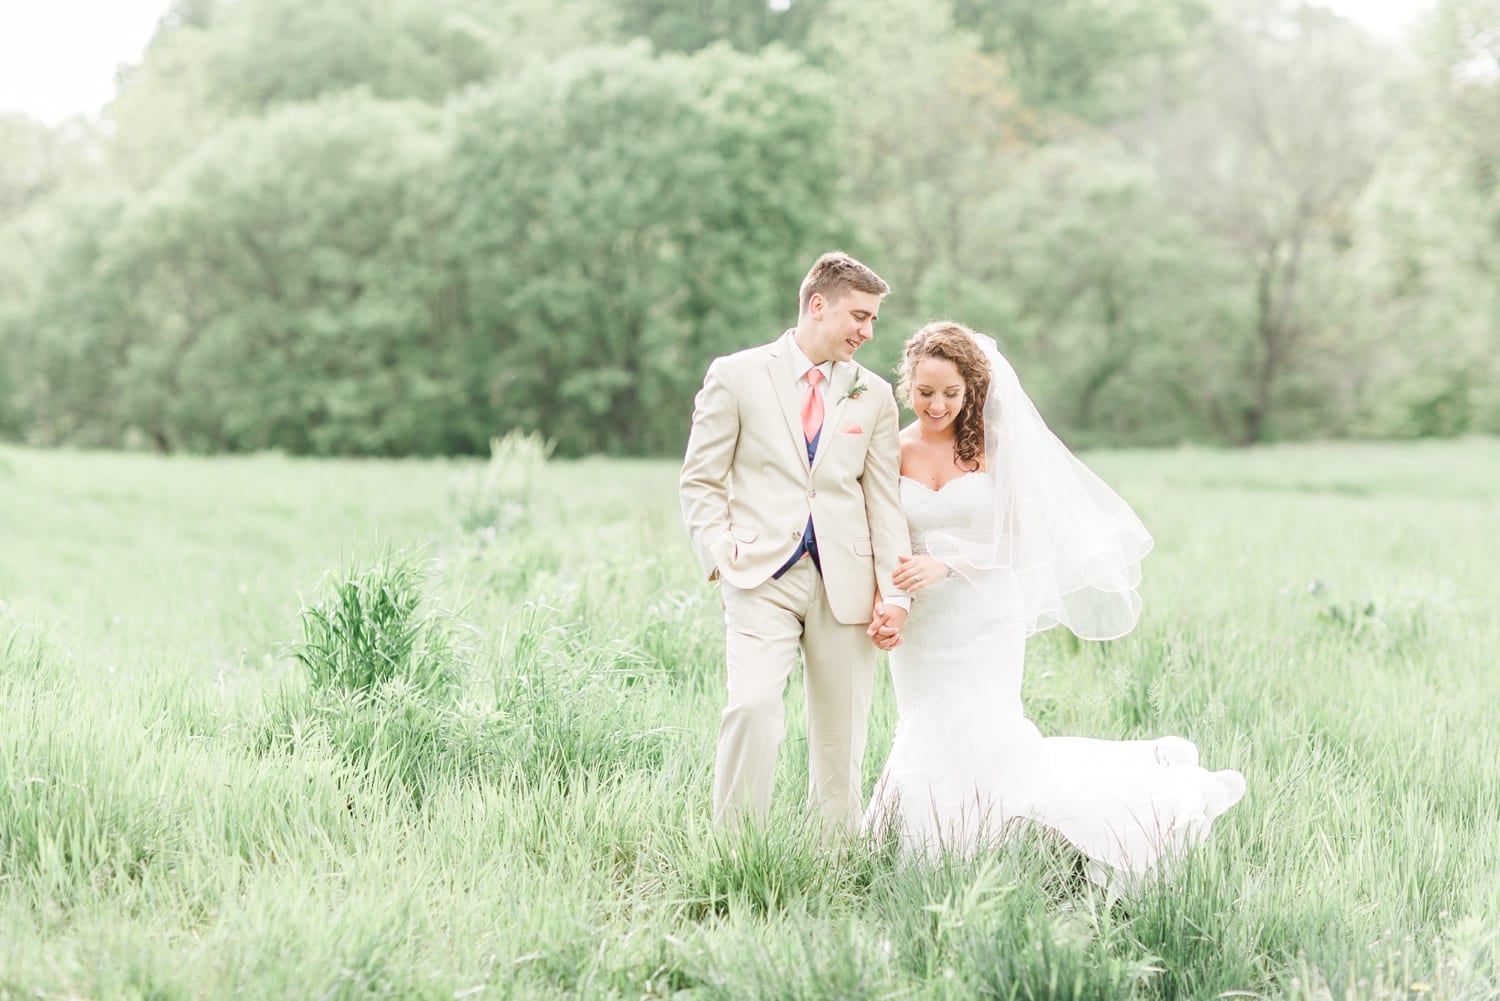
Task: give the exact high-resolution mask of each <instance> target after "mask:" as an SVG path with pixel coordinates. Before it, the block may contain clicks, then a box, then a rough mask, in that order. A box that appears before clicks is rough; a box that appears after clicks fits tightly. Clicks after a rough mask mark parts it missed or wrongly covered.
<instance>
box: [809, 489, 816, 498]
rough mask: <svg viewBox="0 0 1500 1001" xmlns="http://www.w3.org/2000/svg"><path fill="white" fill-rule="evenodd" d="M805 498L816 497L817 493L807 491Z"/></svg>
mask: <svg viewBox="0 0 1500 1001" xmlns="http://www.w3.org/2000/svg"><path fill="white" fill-rule="evenodd" d="M807 496H809V497H816V496H818V492H817V491H816V490H809V491H808V492H807Z"/></svg>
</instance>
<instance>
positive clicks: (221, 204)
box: [0, 0, 1500, 455]
mask: <svg viewBox="0 0 1500 1001" xmlns="http://www.w3.org/2000/svg"><path fill="white" fill-rule="evenodd" d="M1414 32H1415V35H1414V37H1413V39H1412V40H1411V43H1410V44H1407V45H1398V44H1396V43H1392V42H1387V41H1383V40H1380V39H1377V38H1374V37H1372V36H1370V35H1369V34H1367V33H1365V32H1364V31H1363V30H1362V29H1360V28H1359V27H1358V26H1356V25H1354V24H1352V23H1350V22H1348V21H1345V20H1343V19H1341V18H1339V17H1337V16H1336V15H1334V14H1331V13H1329V12H1328V11H1326V10H1323V9H1321V8H1315V7H1309V6H1303V5H1300V4H1297V3H1291V2H1283V0H1055V2H1051V3H1047V4H1037V3H1032V2H1029V0H791V2H790V3H787V2H786V0H781V2H780V3H772V4H767V3H764V2H761V0H702V2H698V3H693V4H683V3H679V2H676V0H554V2H553V3H550V4H546V5H538V4H535V3H532V2H530V0H178V2H177V3H176V4H175V5H174V6H173V7H172V9H171V11H170V13H169V14H168V15H167V16H166V17H165V18H164V19H163V21H162V23H161V25H160V27H159V29H158V31H157V34H156V36H155V38H154V39H153V41H152V42H151V44H150V46H149V47H148V49H147V51H146V53H145V56H144V58H143V59H142V61H141V63H140V64H139V65H138V66H134V67H132V68H130V69H128V70H127V71H125V72H124V73H123V74H122V77H121V80H120V91H119V94H118V96H117V98H116V99H115V100H114V102H113V103H112V104H110V105H109V106H108V107H107V108H106V110H105V111H104V113H103V114H102V116H100V118H99V119H98V120H75V121H71V122H69V123H66V124H64V125H62V126H59V127H56V128H52V127H48V126H46V125H43V124H41V123H39V122H36V121H32V120H30V119H27V118H24V117H19V116H8V117H0V436H4V437H6V438H9V439H12V440H18V441H24V442H29V443H34V444H41V445H58V444H71V445H84V446H106V447H140V448H154V449H160V450H164V451H195V452H215V451H243V450H260V449H280V450H285V451H288V452H293V453H307V454H361V455H401V454H412V453H480V454H483V453H485V452H486V450H487V449H488V448H489V443H490V440H491V438H492V437H494V436H496V435H500V434H504V433H505V432H507V431H510V430H523V431H539V432H541V433H542V434H544V435H546V436H547V437H548V438H551V439H553V440H555V442H556V444H557V448H558V450H559V452H560V453H561V454H573V455H577V454H584V453H595V452H597V453H607V454H671V453H673V452H676V451H678V450H679V449H680V448H681V446H682V443H683V441H684V440H685V437H686V430H687V421H688V418H689V415H690V413H691V407H692V396H693V393H694V391H695V389H696V387H697V386H698V384H699V382H700V380H701V377H702V373H703V370H704V368H705V367H706V365H707V363H708V361H709V359H710V358H712V357H713V356H714V355H716V354H720V353H724V352H727V351H731V350H734V349H737V348H739V347H742V346H748V345H751V344H755V343H760V342H763V341H766V340H768V339H770V338H771V337H773V336H775V335H776V334H777V333H778V332H779V331H780V330H781V329H783V328H784V327H786V326H788V325H790V324H791V323H792V322H794V320H795V312H796V300H795V295H796V289H797V282H798V280H799V279H800V277H801V275H802V273H803V272H804V270H805V269H806V267H807V265H808V264H809V263H810V261H811V260H812V258H813V257H814V256H815V255H816V254H817V253H819V252H820V251H822V250H825V249H829V248H831V247H835V246H839V247H843V248H845V249H847V250H849V251H851V252H852V253H855V254H856V255H857V256H860V257H861V258H863V259H865V260H866V261H867V262H868V263H870V264H871V265H872V266H874V267H875V268H876V269H877V270H878V271H880V272H881V273H882V274H883V275H884V276H885V277H886V278H887V279H888V280H889V281H890V282H891V284H892V286H893V288H894V293H893V294H892V296H891V297H890V299H889V300H888V302H887V304H886V307H885V309H884V310H883V311H882V317H881V322H880V325H879V330H878V332H877V337H876V340H875V341H874V342H872V343H871V344H870V345H869V346H867V347H866V348H865V349H863V351H862V352H861V360H862V361H863V362H865V364H867V365H869V366H870V367H872V368H875V369H876V370H877V371H889V369H890V367H891V365H892V364H893V363H894V360H895V358H896V354H897V349H898V347H899V344H900V341H901V340H902V339H903V337H904V335H905V334H906V333H907V332H908V331H909V330H911V329H912V328H913V327H914V326H915V325H916V324H918V323H920V322H921V321H923V320H926V319H929V318H932V317H937V316H943V317H949V318H954V319H960V320H964V321H966V322H968V323H970V324H972V325H974V326H976V327H978V328H980V329H983V330H985V331H988V332H990V333H993V334H994V335H995V336H996V337H997V338H998V339H999V340H1000V342H1001V344H1002V346H1003V347H1004V348H1005V350H1006V351H1007V352H1008V353H1009V354H1010V355H1011V356H1012V358H1013V359H1014V361H1015V363H1016V366H1017V369H1018V370H1019V371H1020V373H1021V375H1022V378H1023V379H1024V380H1025V381H1026V382H1027V384H1028V386H1029V387H1030V389H1031V390H1032V392H1033V395H1034V396H1035V398H1036V399H1037V401H1038V405H1039V406H1040V407H1041V409H1042V411H1043V413H1044V414H1045V415H1047V417H1048V418H1049V420H1050V421H1051V422H1052V423H1053V425H1054V427H1056V428H1057V429H1058V430H1059V431H1060V432H1061V433H1062V434H1063V435H1064V436H1065V437H1067V438H1068V439H1069V440H1070V441H1072V442H1073V443H1074V444H1076V445H1095V444H1105V443H1118V444H1125V443H1128V444H1164V443H1175V442H1180V441H1203V442H1218V443H1225V444H1245V443H1254V442H1259V441H1265V440H1274V439H1287V438H1301V437H1312V436H1320V437H1322V436H1341V437H1406V436H1431V435H1455V434H1463V433H1471V432H1485V433H1500V362H1497V360H1496V359H1497V355H1500V350H1497V349H1500V0H1435V2H1434V4H1433V7H1432V9H1431V11H1430V13H1429V14H1428V16H1427V17H1426V18H1425V19H1424V20H1423V21H1422V22H1420V23H1419V24H1418V25H1417V26H1416V27H1415V28H1414Z"/></svg>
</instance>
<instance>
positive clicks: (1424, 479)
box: [0, 439, 1500, 1001]
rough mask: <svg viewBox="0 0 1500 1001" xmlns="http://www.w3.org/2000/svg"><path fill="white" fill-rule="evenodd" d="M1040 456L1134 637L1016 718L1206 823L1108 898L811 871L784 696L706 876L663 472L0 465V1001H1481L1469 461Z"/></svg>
mask: <svg viewBox="0 0 1500 1001" xmlns="http://www.w3.org/2000/svg"><path fill="white" fill-rule="evenodd" d="M1086 458H1087V460H1088V461H1089V462H1090V464H1091V465H1092V466H1093V467H1094V468H1095V469H1096V470H1097V471H1099V472H1100V473H1101V475H1103V476H1104V477H1105V478H1106V479H1107V480H1109V481H1110V482H1111V483H1112V484H1113V485H1114V486H1115V487H1116V488H1117V489H1118V490H1119V491H1120V492H1121V493H1122V494H1123V495H1124V496H1125V497H1126V498H1127V499H1129V500H1130V501H1131V502H1132V503H1133V504H1134V505H1135V507H1136V509H1137V511H1138V512H1139V513H1140V515H1141V517H1142V519H1143V520H1144V521H1145V522H1146V524H1147V525H1148V526H1149V527H1150V528H1151V529H1152V531H1153V533H1154V535H1155V537H1156V541H1157V544H1156V549H1155V552H1154V553H1153V554H1152V555H1151V556H1150V557H1149V558H1148V560H1147V562H1146V565H1145V597H1146V610H1145V615H1144V617H1143V620H1142V622H1141V625H1140V627H1139V628H1138V629H1137V630H1136V631H1135V632H1134V633H1133V634H1131V635H1130V636H1128V637H1125V638H1124V639H1121V640H1117V641H1114V642H1111V643H1107V644H1088V643H1081V642H1078V641H1076V640H1073V639H1071V638H1070V637H1069V636H1067V635H1066V634H1061V633H1058V632H1055V631H1054V632H1052V633H1047V634H1044V635H1043V636H1041V637H1038V638H1037V639H1035V640H1034V641H1033V643H1032V645H1031V648H1030V651H1029V654H1028V675H1027V683H1026V689H1025V692H1026V701H1027V706H1028V711H1029V713H1030V714H1031V716H1032V717H1033V718H1034V719H1036V720H1037V722H1038V725H1039V726H1040V727H1041V728H1042V730H1043V732H1045V733H1076V734H1087V735H1093V736H1101V737H1133V736H1151V735H1157V734H1164V733H1177V734H1181V735H1183V736H1186V737H1189V738H1191V739H1193V740H1194V741H1196V742H1197V743H1198V745H1199V747H1200V749H1201V751H1202V754H1203V759H1204V762H1205V764H1207V765H1208V766H1209V767H1237V768H1239V769H1240V770H1242V771H1243V772H1244V773H1245V775H1246V777H1247V779H1248V782H1249V792H1248V794H1247V796H1246V798H1245V799H1244V800H1243V801H1242V802H1241V803H1240V804H1239V805H1238V806H1237V807H1235V809H1234V810H1232V811H1231V812H1230V813H1229V814H1228V815H1227V816H1226V817H1224V818H1222V819H1221V820H1220V821H1219V822H1218V824H1216V826H1215V828H1214V832H1213V837H1212V838H1211V839H1210V840H1209V841H1208V842H1207V843H1205V844H1204V845H1202V846H1201V847H1200V848H1199V849H1197V850H1195V851H1193V852H1191V853H1190V854H1188V855H1187V856H1186V857H1185V858H1183V859H1182V860H1181V861H1180V863H1179V864H1178V865H1177V866H1175V867H1174V868H1173V869H1172V870H1171V871H1170V872H1168V873H1166V874H1164V875H1163V876H1162V878H1160V879H1159V880H1157V881H1155V882H1153V883H1151V884H1149V885H1147V886H1144V887H1142V888H1140V889H1139V890H1138V891H1136V892H1134V893H1132V894H1130V895H1128V896H1127V897H1126V898H1125V899H1123V900H1120V901H1118V902H1113V901H1111V900H1109V899H1107V898H1106V897H1105V896H1104V895H1103V894H1101V893H1099V892H1097V891H1095V890H1093V889H1091V888H1090V887H1089V886H1088V885H1087V884H1086V883H1083V882H1081V881H1080V880H1078V879H1077V878H1076V877H1075V876H1074V874H1073V873H1074V870H1073V867H1072V863H1071V860H1070V858H1069V857H1068V855H1067V852H1066V851H1065V850H1063V849H1061V848H1059V847H1058V846H1057V845H1055V844H1052V843H1049V842H1048V841H1047V840H1046V839H1041V838H1019V839H1017V840H1015V841H1013V842H1011V843H1008V844H1006V845H1004V846H1002V847H1000V848H997V849H995V850H994V851H992V852H989V853H986V854H984V855H982V856H981V857H978V858H973V859H961V858H950V859H946V860H942V861H939V862H914V861H910V860H904V859H902V858H900V857H898V855H897V854H896V853H895V852H894V851H893V849H892V846H891V845H889V844H886V843H879V842H852V843H849V844H843V845H838V846H834V847H833V848H829V849H825V848H823V847H821V846H820V845H819V842H818V838H817V833H816V831H813V830H810V829H809V828H808V826H807V825H806V824H805V823H804V822H803V819H802V816H801V800H802V796H803V794H804V791H805V746H804V745H803V743H802V742H801V734H802V729H801V723H800V715H799V698H800V693H799V687H800V686H799V685H798V684H796V683H795V682H794V684H793V685H792V687H791V691H790V692H789V695H788V704H789V706H790V712H789V721H788V722H789V725H788V733H789V739H788V742H787V744H786V746H785V748H784V750H783V753H782V759H781V769H782V772H781V776H780V779H779V781H778V784H777V793H776V795H777V800H776V804H775V809H774V816H773V819H772V823H771V824H770V825H769V827H768V828H767V829H766V830H764V831H762V832H751V833H746V834H741V835H737V836H734V837H727V836H719V835H716V833H715V832H714V831H713V829H712V828H711V826H710V825H709V823H708V818H707V811H708V799H709V786H710V769H711V764H712V758H713V742H714V735H715V728H716V724H717V719H718V713H719V709H720V707H721V697H722V687H723V681H722V663H721V655H722V647H723V639H722V635H721V632H720V629H721V624H720V611H719V602H718V597H717V595H716V593H715V592H714V590H713V589H712V588H711V587H710V586H708V585H707V584H706V583H705V582H703V581H701V580H700V579H699V577H698V574H697V572H696V569H695V566H696V565H695V563H694V561H693V559H692V557H691V556H690V554H689V551H688V548H687V544H686V540H685V537H684V534H683V532H682V529H681V526H680V523H679V518H678V513H677V498H676V474H677V467H676V464H675V463H672V462H669V461H623V460H613V461H612V460H603V459H594V460H584V461H567V462H564V461H555V460H554V461H544V455H543V453H542V451H541V450H540V449H538V448H536V447H535V443H534V442H529V441H527V440H520V439H514V440H512V441H510V442H509V444H507V445H506V446H504V447H503V448H502V449H501V450H500V452H499V453H498V454H497V456H496V457H495V458H494V459H493V460H491V461H490V462H489V463H485V462H481V461H457V460H452V461H449V460H430V461H414V460H403V461H386V462H382V461H323V460H320V461H312V460H299V459H292V458H287V457H284V456H281V455H276V454H266V455H258V456H250V457H242V458H192V457H170V458H163V457H154V456H145V455H134V454H118V453H85V452H65V451H46V452H44V451H31V450H25V449H13V448H12V449H0V999H11V998H16V999H19V998H28V999H29V998H101V999H102V998H153V999H176V998H218V997H228V996H237V997H254V998H258V997H266V998H293V997H295V998H366V997H399V998H432V999H439V998H441V999H455V998H471V997H484V998H562V997H589V998H630V999H634V998H665V997H682V998H695V999H697V998H703V999H714V998H726V999H728V998H751V997H764V998H798V999H815V998H924V999H925V998H934V999H937V998H945V999H946V998H970V997H983V998H1007V999H1020V998H1024V999H1040V998H1079V999H1082V998H1100V999H1106V998H1107V999H1114V998H1192V999H1198V998H1203V999H1208V998H1252V997H1261V998H1288V999H1308V1001H1311V999H1320V998H1327V999H1330V1001H1332V999H1355V998H1359V999H1365V998H1379V999H1396V998H1403V999H1406V998H1432V997H1436V998H1493V997H1500V967H1497V964H1496V955H1497V951H1500V795H1497V789H1500V766H1497V761H1500V727H1497V726H1496V725H1495V722H1494V719H1493V714H1494V711H1495V707H1496V706H1500V672H1497V671H1496V670H1495V667H1496V651H1497V650H1500V616H1497V614H1496V610H1497V608H1500V559H1497V557H1500V441H1497V440H1491V439H1472V440H1464V441H1444V442H1437V441H1434V442H1420V443H1412V444H1306V445H1295V446H1276V447H1265V448H1258V449H1254V450H1248V451H1239V452H1222V451H1210V450H1199V449H1190V448H1183V449H1174V450H1162V451H1111V452H1098V453H1093V454H1090V455H1088V456H1087V457H1086ZM893 722H894V704H893V700H892V697H891V693H890V689H889V685H888V684H886V683H885V682H884V681H883V680H882V682H881V683H880V685H879V687H878V689H877V694H876V702H875V710H874V712H873V714H872V718H871V724H870V725H871V738H870V748H869V754H868V757H867V760H866V763H865V768H866V775H865V777H866V789H867V790H868V788H869V786H870V785H871V784H873V781H874V778H875V776H876V774H877V773H878V771H879V768H880V764H881V762H882V760H883V759H884V756H885V753H886V750H887V748H888V747H889V744H890V734H891V728H892V725H893Z"/></svg>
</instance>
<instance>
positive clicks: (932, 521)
mask: <svg viewBox="0 0 1500 1001" xmlns="http://www.w3.org/2000/svg"><path fill="white" fill-rule="evenodd" d="M993 494H994V488H993V487H991V486H990V483H989V477H987V476H980V475H979V474H977V473H965V474H964V475H962V476H959V477H957V478H956V479H952V480H949V481H948V482H947V483H945V484H943V486H942V487H941V488H939V489H937V490H934V489H932V488H931V487H929V486H927V485H926V484H924V483H922V482H921V481H920V480H914V479H912V478H911V477H909V476H903V477H901V507H902V509H903V510H904V511H905V512H906V523H907V526H908V527H909V528H910V529H911V544H912V548H913V550H914V551H921V550H924V549H925V548H926V545H925V543H926V540H927V536H928V534H929V533H931V532H940V531H962V530H964V529H965V528H968V527H969V525H970V524H971V523H972V522H973V520H974V515H975V514H977V513H978V512H979V510H980V508H981V507H982V506H983V505H985V504H988V503H991V499H992V495H993Z"/></svg>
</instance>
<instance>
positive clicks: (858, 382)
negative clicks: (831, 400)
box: [839, 369, 870, 403]
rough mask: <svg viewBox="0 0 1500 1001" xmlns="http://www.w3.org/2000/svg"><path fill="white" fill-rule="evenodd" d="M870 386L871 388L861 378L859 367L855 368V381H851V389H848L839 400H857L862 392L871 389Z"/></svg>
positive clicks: (841, 401)
mask: <svg viewBox="0 0 1500 1001" xmlns="http://www.w3.org/2000/svg"><path fill="white" fill-rule="evenodd" d="M869 388H870V387H869V386H866V385H865V381H864V379H862V378H860V371H859V369H855V370H854V381H853V382H851V383H849V390H848V392H846V393H844V395H843V396H840V397H839V402H840V403H843V402H844V401H845V400H857V399H859V397H860V395H861V394H862V393H864V391H865V390H867V389H869Z"/></svg>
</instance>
